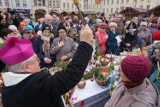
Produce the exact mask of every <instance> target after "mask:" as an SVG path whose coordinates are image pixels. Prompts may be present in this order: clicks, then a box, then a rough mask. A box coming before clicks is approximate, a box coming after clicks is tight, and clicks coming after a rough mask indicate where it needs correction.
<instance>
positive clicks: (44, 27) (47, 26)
mask: <svg viewBox="0 0 160 107" xmlns="http://www.w3.org/2000/svg"><path fill="white" fill-rule="evenodd" d="M44 30H49V31H50V32H51V28H50V26H49V25H48V24H44V25H42V32H43V31H44Z"/></svg>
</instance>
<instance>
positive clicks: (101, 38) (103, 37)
mask: <svg viewBox="0 0 160 107" xmlns="http://www.w3.org/2000/svg"><path fill="white" fill-rule="evenodd" d="M96 37H97V41H98V44H99V47H100V54H101V55H104V54H105V52H106V50H107V47H106V42H107V40H108V35H107V33H106V34H105V33H103V32H101V29H100V28H98V30H97V32H96Z"/></svg>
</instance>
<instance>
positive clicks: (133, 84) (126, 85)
mask: <svg viewBox="0 0 160 107" xmlns="http://www.w3.org/2000/svg"><path fill="white" fill-rule="evenodd" d="M142 83H143V81H142V82H127V81H123V84H124V86H125V87H126V88H127V89H131V88H134V87H136V86H138V85H140V84H142Z"/></svg>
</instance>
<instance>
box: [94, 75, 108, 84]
mask: <svg viewBox="0 0 160 107" xmlns="http://www.w3.org/2000/svg"><path fill="white" fill-rule="evenodd" d="M102 76H103V75H102ZM103 77H104V78H106V77H105V76H103ZM93 78H94V79H95V81H96V83H97V84H98V85H100V86H106V84H107V82H108V80H109V79H104V80H103V81H101V80H99V79H98V78H97V77H96V76H95V74H93Z"/></svg>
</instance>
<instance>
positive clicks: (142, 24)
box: [140, 22, 148, 26]
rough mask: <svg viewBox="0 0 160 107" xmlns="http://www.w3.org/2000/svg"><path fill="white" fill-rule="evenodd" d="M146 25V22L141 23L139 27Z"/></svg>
mask: <svg viewBox="0 0 160 107" xmlns="http://www.w3.org/2000/svg"><path fill="white" fill-rule="evenodd" d="M147 25H148V23H147V22H141V24H140V26H147Z"/></svg>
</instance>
